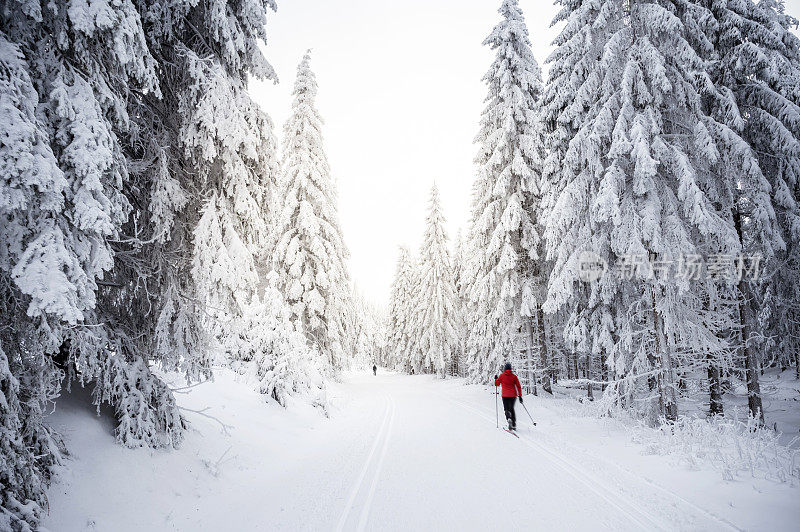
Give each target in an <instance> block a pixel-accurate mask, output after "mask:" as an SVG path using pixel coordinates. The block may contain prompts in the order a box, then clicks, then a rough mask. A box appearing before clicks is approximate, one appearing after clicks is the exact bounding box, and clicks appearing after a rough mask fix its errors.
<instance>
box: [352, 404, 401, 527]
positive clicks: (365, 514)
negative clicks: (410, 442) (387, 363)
mask: <svg viewBox="0 0 800 532" xmlns="http://www.w3.org/2000/svg"><path fill="white" fill-rule="evenodd" d="M389 402H390V404H391V409H392V413H391V417H390V419H389V426H388V428H387V429H386V435H385V436H384V438H383V448H382V449H381V455H380V458H378V465H377V466H375V474H374V476H373V477H372V484H371V485H370V487H369V493H368V494H367V500H366V502H365V503H364V506H363V507H362V508H361V517H360V518H359V520H358V528H357V530H358V531H359V532H361V531H362V530H365V529H366V527H367V520H368V519H369V512H370V510H371V509H372V499H373V497H374V496H375V488H376V487H377V486H378V480H379V479H380V476H381V470H382V469H383V460H384V458H386V451H387V449H388V448H389V439H390V438H391V437H392V427H393V426H394V414H395V402H394V398H392V397H391V396H389Z"/></svg>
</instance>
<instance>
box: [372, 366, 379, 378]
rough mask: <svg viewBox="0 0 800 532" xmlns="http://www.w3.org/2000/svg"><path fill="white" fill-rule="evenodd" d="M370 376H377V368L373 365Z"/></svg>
mask: <svg viewBox="0 0 800 532" xmlns="http://www.w3.org/2000/svg"><path fill="white" fill-rule="evenodd" d="M372 374H373V375H375V376H377V375H378V366H376V365H375V364H373V365H372Z"/></svg>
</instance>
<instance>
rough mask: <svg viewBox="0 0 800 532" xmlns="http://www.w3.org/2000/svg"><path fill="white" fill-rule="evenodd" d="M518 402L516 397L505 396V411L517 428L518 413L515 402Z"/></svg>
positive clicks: (510, 421) (511, 423)
mask: <svg viewBox="0 0 800 532" xmlns="http://www.w3.org/2000/svg"><path fill="white" fill-rule="evenodd" d="M516 402H517V398H516V397H503V411H504V412H505V413H506V419H507V420H508V421H509V424H510V425H511V427H512V428H517V414H515V413H514V403H516Z"/></svg>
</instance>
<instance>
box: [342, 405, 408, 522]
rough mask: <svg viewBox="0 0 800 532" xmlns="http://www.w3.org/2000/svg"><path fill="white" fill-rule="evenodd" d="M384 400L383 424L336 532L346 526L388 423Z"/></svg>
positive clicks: (351, 491) (389, 406)
mask: <svg viewBox="0 0 800 532" xmlns="http://www.w3.org/2000/svg"><path fill="white" fill-rule="evenodd" d="M384 398H385V400H386V408H385V410H384V414H383V422H382V423H381V427H380V429H378V433H377V434H376V435H375V440H374V441H373V442H372V447H371V448H370V450H369V454H367V458H366V460H364V466H363V467H362V468H361V473H360V474H359V475H358V479H357V480H356V482H355V483H354V484H353V488H352V489H351V490H350V496H349V497H348V499H347V504H346V505H345V507H344V509H343V510H342V515H341V516H340V517H339V523H338V524H337V525H336V532H342V531H343V530H344V527H345V525H346V524H347V519H348V518H349V517H350V512H351V511H352V509H353V504H354V503H355V501H356V497H357V496H358V492H359V491H361V485H362V484H363V483H364V477H366V475H367V471H368V470H369V466H370V464H371V463H372V458H373V456H374V455H375V451H376V450H377V448H378V444H379V443H380V441H381V438H382V437H383V434H384V429H385V428H386V425H387V423H388V422H389V418H390V408H392V402H391V400H390V398H389V396H388V395H386V396H385V397H384ZM393 412H394V411H393V410H392V413H393Z"/></svg>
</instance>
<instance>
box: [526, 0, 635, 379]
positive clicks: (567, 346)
mask: <svg viewBox="0 0 800 532" xmlns="http://www.w3.org/2000/svg"><path fill="white" fill-rule="evenodd" d="M557 3H558V4H561V6H562V8H561V10H560V11H559V13H558V14H557V15H556V17H555V19H554V20H553V24H554V25H555V24H558V23H562V22H563V23H564V27H563V29H562V30H561V32H560V33H559V35H558V36H557V37H556V39H555V41H554V45H555V46H556V48H555V50H554V51H553V52H552V54H551V55H550V56H549V57H548V58H547V63H549V67H550V69H549V77H548V82H547V85H546V87H545V90H544V93H543V95H542V99H541V102H540V119H541V124H542V127H543V129H544V132H545V134H544V140H543V143H544V144H545V146H546V148H547V156H546V158H545V163H544V165H543V167H542V188H543V197H542V208H541V212H542V216H543V217H544V225H545V226H548V225H549V222H548V221H547V218H548V217H552V216H558V215H560V214H562V213H561V212H559V211H556V210H555V209H554V205H555V203H556V201H558V198H559V197H560V195H561V193H562V192H563V191H564V190H565V189H566V188H567V187H568V186H569V185H570V183H571V182H572V181H573V179H575V177H576V176H579V175H581V172H582V171H583V168H584V166H585V164H586V162H587V161H588V160H589V158H588V157H585V158H581V159H577V158H574V157H573V158H572V160H566V156H567V152H568V150H569V149H570V143H571V142H572V140H573V139H574V138H575V137H576V135H577V133H578V131H579V129H580V127H581V125H582V124H583V122H584V120H586V117H587V115H588V114H589V113H590V112H591V111H592V109H593V106H594V104H595V100H594V98H595V97H596V93H597V91H598V90H599V88H600V86H601V83H602V75H601V74H602V71H601V70H600V68H599V63H600V60H601V58H602V55H603V50H604V46H605V43H606V42H607V40H608V38H609V36H610V34H611V30H613V29H614V27H616V26H618V25H619V23H618V21H617V20H615V19H614V18H613V17H609V16H608V9H609V8H610V7H611V6H610V5H605V4H602V3H599V2H584V1H582V0H558V2H557ZM581 194H582V193H581ZM577 201H578V203H579V204H584V203H585V202H587V201H588V200H587V198H586V197H585V196H583V195H581V197H579V198H577ZM566 214H567V216H570V217H573V222H574V223H573V224H572V227H571V232H570V235H569V238H575V239H578V241H580V242H588V241H589V240H590V235H591V227H590V224H589V223H588V222H589V220H588V218H586V217H585V216H582V213H580V211H578V212H570V213H566ZM595 252H596V253H597V252H598V250H595ZM601 257H602V258H604V259H606V260H607V258H608V257H606V256H605V255H601ZM548 258H549V259H553V258H555V257H554V256H553V255H552V252H550V251H549V252H548ZM548 273H550V272H548ZM562 289H563V290H568V291H569V292H570V296H571V297H570V298H569V300H568V301H565V302H562V304H561V306H559V310H558V311H554V310H553V309H552V308H548V307H545V310H547V315H548V317H547V318H546V319H547V320H550V321H553V322H555V323H554V329H555V330H558V331H559V332H562V331H563V332H568V330H569V329H568V328H567V327H566V325H567V323H568V320H569V317H570V316H573V315H575V316H577V315H578V314H581V315H585V316H589V317H590V318H591V319H593V321H594V322H595V323H602V324H603V325H604V327H603V328H598V329H597V330H596V333H597V334H595V335H593V337H592V338H591V341H590V342H589V343H588V345H587V344H586V343H582V344H580V345H579V342H578V338H576V336H575V335H570V334H564V335H558V336H560V337H561V338H554V337H551V338H549V340H550V341H549V345H548V346H547V347H548V349H549V351H550V354H551V356H553V355H554V354H555V353H560V354H562V355H563V356H561V357H560V358H561V360H560V362H561V364H562V366H563V369H565V370H566V372H565V373H566V376H567V378H570V377H572V376H573V371H572V367H573V366H572V364H571V363H570V361H571V360H573V359H574V358H575V357H576V356H577V353H576V350H577V349H579V347H581V346H582V347H585V348H587V350H588V351H589V352H591V353H593V354H595V355H597V356H598V357H599V358H601V359H605V358H607V356H610V354H611V351H612V349H613V346H614V340H613V334H614V328H615V324H614V315H615V312H614V305H615V302H614V301H608V302H604V301H602V300H599V299H597V298H594V299H593V301H592V304H591V305H589V292H588V290H587V285H585V284H580V283H579V284H576V285H573V286H571V287H569V288H562ZM619 304H621V303H619ZM577 309H580V310H579V311H578V310H577ZM572 321H575V320H574V319H573V320H572ZM560 369H561V368H560ZM575 378H577V375H575Z"/></svg>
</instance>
